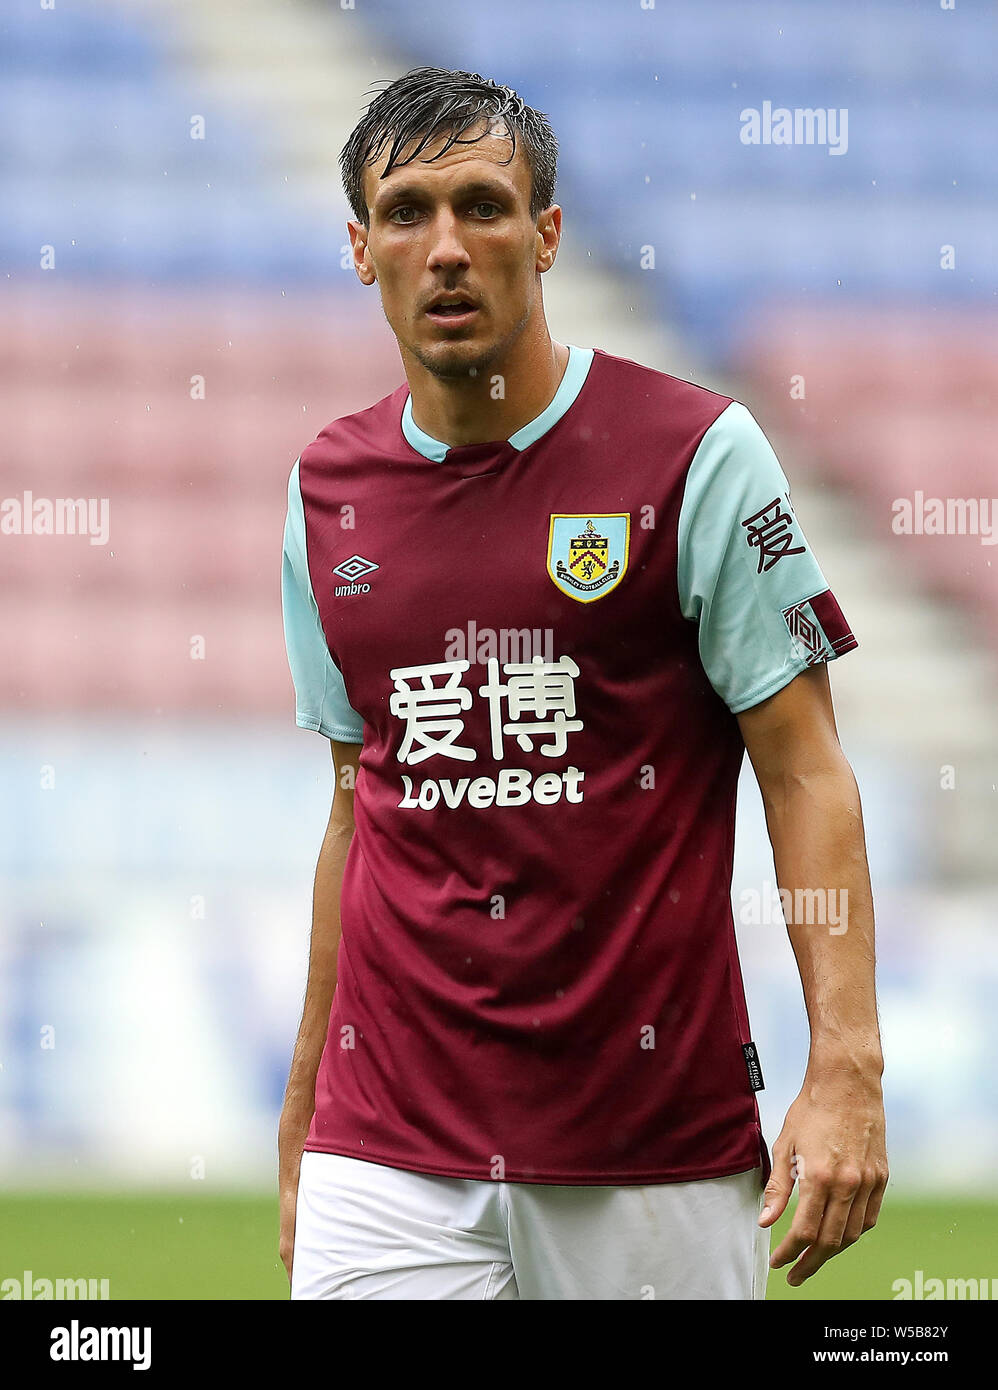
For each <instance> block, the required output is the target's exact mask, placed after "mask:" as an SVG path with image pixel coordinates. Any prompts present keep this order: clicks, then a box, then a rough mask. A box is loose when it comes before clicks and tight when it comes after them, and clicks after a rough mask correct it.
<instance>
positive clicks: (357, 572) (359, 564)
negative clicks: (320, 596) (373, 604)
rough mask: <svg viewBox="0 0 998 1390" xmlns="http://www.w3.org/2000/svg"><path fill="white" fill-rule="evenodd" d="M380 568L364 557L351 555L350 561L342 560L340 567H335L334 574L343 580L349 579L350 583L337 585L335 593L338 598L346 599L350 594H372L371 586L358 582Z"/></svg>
mask: <svg viewBox="0 0 998 1390" xmlns="http://www.w3.org/2000/svg"><path fill="white" fill-rule="evenodd" d="M378 568H379V566H378V565H376V564H375V563H374V561H373V560H365V559H364V557H363V555H351V556H350V558H349V560H341V561H340V563H339V564H338V565H334V566H333V574H338V575H339V576H340V578H341V579H347V580H349V581H350V582H349V583H347V584H337V586H336V588H335V589H334V590H333V593H334V594H336V595H337V596H338V597H339V596H343V597H346V596H347V595H350V594H367V593H370V591H371V586H370V584H358V583H357V580H358V579H360V578H362V577H363V576H364V575H365V574H370V573H371V571H372V570H376V569H378Z"/></svg>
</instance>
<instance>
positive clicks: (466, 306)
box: [426, 295, 478, 324]
mask: <svg viewBox="0 0 998 1390" xmlns="http://www.w3.org/2000/svg"><path fill="white" fill-rule="evenodd" d="M426 312H427V314H428V315H429V317H430V318H431V319H436V320H437V322H438V323H454V324H458V323H463V322H465V321H466V320H468V319H470V318H471V316H472V315H473V314H477V313H478V309H477V307H476V306H475V305H474V304H472V302H471V300H470V299H462V298H461V296H460V295H455V296H454V297H453V299H445V300H443V301H442V302H441V303H439V304H434V305H432V306H431V307H430V308H429V309H427V311H426Z"/></svg>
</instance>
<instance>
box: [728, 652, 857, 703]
mask: <svg viewBox="0 0 998 1390" xmlns="http://www.w3.org/2000/svg"><path fill="white" fill-rule="evenodd" d="M831 645H832V650H831V652H829V653H828V655H827V656H822V657H820V658H819V660H818V661H814V662H809V661H808V660H807V659H806V658H805V657H801V658H799V659H798V660H796V661H795V662H794V663H793V665H792V666H785V667H784V668H783V670H782V671H780V672H779V674H778V675H776V676H772V677H771V678H770V679H769V680H768V681H766V682H765V683H764V684H763V685H760V686H758V687H757V688H756V689H755V690H753V691H752V692H751V693H750V694H748V695H743V696H742V697H741V698H740V699H739V700H736V701H735V703H734V704H732V705H729V706H728V709H730V711H731V713H732V714H743V713H744V711H745V710H747V709H751V708H752V707H753V706H754V705H760V704H762V702H763V700H767V699H769V697H770V695H776V694H777V693H778V692H779V691H780V690H782V689H783V688H784V687H785V686H788V685H789V684H790V682H791V681H792V680H795V679H796V678H797V677H798V676H799V675H802V674H803V672H805V671H809V670H810V669H811V667H812V666H822V665H827V663H828V662H830V661H835V660H837V658H838V657H840V656H845V654H846V652H851V651H853V650H854V649H855V648H856V647H858V646H859V642H858V640H857V639H856V638H855V637H853V636H852V634H851V633H850V634H849V636H848V637H843V638H840V639H839V640H838V642H837V643H833V644H831Z"/></svg>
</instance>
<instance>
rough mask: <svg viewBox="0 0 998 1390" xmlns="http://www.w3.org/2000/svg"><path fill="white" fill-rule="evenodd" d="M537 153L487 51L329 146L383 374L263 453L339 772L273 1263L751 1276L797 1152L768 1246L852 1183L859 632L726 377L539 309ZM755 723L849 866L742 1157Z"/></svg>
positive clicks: (868, 1032) (858, 1076)
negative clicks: (395, 380) (634, 356)
mask: <svg viewBox="0 0 998 1390" xmlns="http://www.w3.org/2000/svg"><path fill="white" fill-rule="evenodd" d="M556 152H557V146H556V142H555V138H554V135H553V134H552V132H551V129H550V126H549V124H548V122H547V120H546V118H545V117H544V116H542V115H541V114H539V113H538V112H536V111H533V110H532V109H531V108H529V107H526V106H525V105H524V104H523V102H522V101H521V100H520V98H518V97H517V96H516V94H515V93H513V92H511V91H510V90H509V89H508V88H505V87H498V86H496V85H495V84H494V83H492V82H490V81H486V80H483V79H482V78H480V77H479V76H477V75H476V74H469V73H464V72H449V71H446V70H442V69H432V68H431V69H416V70H414V71H412V72H410V73H408V74H406V75H405V76H404V77H402V78H401V79H399V80H398V81H397V82H395V83H393V84H392V85H390V86H389V87H387V89H386V90H384V91H383V92H381V93H380V94H379V95H378V97H377V98H376V99H375V100H374V101H373V102H372V103H371V105H370V107H369V109H368V110H367V112H366V114H365V115H364V117H363V118H362V119H361V121H360V123H359V124H358V126H357V128H356V130H355V131H354V132H353V134H352V135H351V137H350V140H349V142H348V143H347V145H346V147H345V149H344V151H343V154H342V157H341V165H342V168H343V173H344V182H345V185H346V189H347V193H348V195H349V199H350V203H351V207H352V209H353V212H354V214H355V220H352V221H351V222H350V223H349V224H348V226H349V233H350V239H351V244H352V248H353V260H354V267H355V269H356V272H357V275H358V276H359V278H360V280H361V281H362V282H363V283H364V284H365V285H373V284H377V285H378V287H379V290H380V295H381V302H382V306H383V309H384V313H385V317H386V318H387V320H388V323H389V325H390V327H391V329H392V331H393V333H394V334H395V337H396V339H397V341H398V345H399V350H400V353H401V356H402V362H403V366H404V369H405V376H406V384H405V385H403V386H401V387H399V388H398V390H396V391H394V392H392V393H391V394H390V395H389V396H386V397H385V398H384V399H383V400H381V401H379V402H378V403H377V404H376V405H374V406H372V407H371V408H370V409H368V410H364V411H360V412H359V413H357V414H355V415H351V416H348V417H346V418H344V419H340V420H337V421H334V422H333V423H332V424H331V425H329V426H328V427H327V428H326V429H325V430H323V432H322V433H321V434H320V435H319V437H318V439H317V440H316V441H315V442H314V443H313V444H311V445H309V447H308V448H307V449H306V450H305V451H304V453H303V454H302V456H301V458H300V460H299V462H298V463H297V464H296V465H295V468H294V469H293V471H292V475H291V480H290V487H289V507H288V520H287V529H286V534H285V554H284V572H283V592H284V604H285V630H286V637H287V645H288V655H289V661H290V665H291V669H292V673H293V676H294V681H295V686H296V690H297V721H298V723H299V724H300V725H302V726H303V727H306V728H311V729H316V730H318V731H319V732H320V733H322V734H323V735H324V736H326V737H328V738H329V739H330V741H331V748H332V756H333V762H334V766H335V780H336V791H335V795H334V800H333V806H332V812H331V815H330V819H329V826H328V829H327V831H326V836H325V839H324V841H323V844H322V849H321V851H320V854H319V861H318V866H317V870H316V878H315V901H314V914H313V923H312V945H311V954H310V960H309V973H308V986H307V992H306V999H305V1006H304V1012H303V1017H302V1022H301V1028H300V1031H299V1035H298V1041H297V1045H296V1047H295V1053H294V1059H293V1062H292V1066H291V1074H290V1077H289V1081H288V1088H287V1094H286V1098H285V1104H284V1110H283V1114H282V1117H281V1125H280V1193H281V1253H282V1258H283V1259H284V1261H285V1265H286V1267H287V1269H288V1273H289V1276H290V1278H291V1281H292V1297H293V1298H302V1299H305V1298H417V1299H449V1298H474V1299H492V1298H531V1299H532V1298H540V1299H590V1298H592V1299H631V1298H633V1299H636V1298H676V1299H690V1298H745V1299H747V1298H762V1297H764V1294H765V1284H766V1269H767V1255H768V1248H769V1233H768V1232H769V1227H770V1226H771V1225H772V1224H773V1222H774V1221H775V1220H776V1219H777V1218H778V1217H779V1216H780V1214H781V1213H782V1212H783V1210H784V1209H785V1207H786V1205H787V1201H788V1198H789V1194H790V1191H791V1189H792V1187H793V1184H794V1181H795V1180H796V1181H797V1182H798V1183H799V1192H800V1200H799V1203H798V1207H797V1211H796V1214H795V1216H794V1219H793V1223H792V1225H791V1227H790V1230H789V1231H788V1233H787V1235H786V1236H785V1238H784V1239H783V1241H782V1242H781V1243H780V1245H779V1246H778V1248H777V1249H776V1251H775V1252H774V1254H773V1257H772V1261H771V1263H772V1265H773V1266H783V1265H786V1264H788V1263H791V1262H795V1263H793V1268H792V1269H791V1271H790V1273H789V1275H788V1280H789V1282H790V1283H792V1284H799V1283H801V1282H803V1280H804V1279H806V1278H808V1277H809V1276H810V1275H812V1274H813V1273H814V1272H815V1271H816V1270H817V1269H818V1268H819V1267H820V1266H821V1265H822V1264H823V1263H824V1261H825V1260H827V1259H828V1258H829V1257H830V1256H831V1255H833V1254H835V1253H836V1252H837V1251H839V1250H841V1249H843V1248H845V1247H846V1246H848V1245H850V1244H852V1243H853V1242H854V1241H855V1240H856V1239H857V1238H858V1237H859V1236H860V1234H861V1233H862V1232H863V1231H865V1230H868V1229H869V1228H870V1227H871V1226H873V1224H874V1223H875V1221H876V1219H877V1212H878V1210H879V1207H880V1202H881V1198H882V1194H883V1190H884V1187H885V1184H886V1181H887V1165H886V1156H885V1147H884V1118H883V1108H882V1100H881V1084H880V1078H881V1072H882V1059H881V1050H880V1040H879V1033H878V1024H877V1013H876V1004H875V998H874V968H873V967H874V953H873V915H872V902H871V892H870V882H869V874H868V870H867V865H866V855H865V847H864V836H863V826H862V815H861V810H860V801H859V795H858V792H857V788H856V784H855V780H854V778H853V775H852V772H851V769H850V768H849V765H848V763H847V762H846V759H845V757H844V755H843V753H842V750H841V748H840V747H839V743H838V737H837V733H836V728H835V722H834V718H833V713H832V705H831V699H830V695H829V686H828V679H827V673H826V663H827V662H828V661H830V660H833V659H834V658H835V657H837V656H839V655H841V654H842V653H843V652H845V651H848V650H849V649H850V648H852V647H854V646H855V645H856V641H855V639H854V638H853V636H852V635H851V633H850V631H849V628H848V626H847V624H846V622H845V619H844V618H843V616H842V613H841V611H840V610H839V607H838V605H837V603H836V602H835V599H834V597H833V596H832V594H831V592H830V590H829V588H828V584H827V582H826V581H825V579H824V577H823V575H822V573H821V570H820V569H819V568H818V565H817V562H816V561H815V559H814V557H813V555H812V553H811V551H810V549H809V548H808V545H807V542H806V540H805V538H804V536H803V534H802V531H801V528H800V525H799V523H798V522H797V520H796V517H795V516H794V513H793V510H792V507H791V505H790V499H789V484H788V483H787V479H786V477H785V475H784V474H783V471H782V469H781V467H780V465H779V463H778V462H777V460H776V457H775V456H774V454H773V452H772V450H771V449H770V448H769V446H768V444H767V442H766V439H765V437H764V436H763V434H762V432H761V430H760V429H759V427H758V425H756V423H755V422H754V420H753V418H752V416H751V415H750V414H749V412H748V411H747V410H746V408H745V407H744V406H743V405H741V404H739V403H737V402H732V401H731V400H729V398H727V397H723V396H719V395H716V394H714V393H713V392H710V391H706V390H703V389H702V388H700V387H698V386H694V385H691V384H690V383H688V382H684V381H680V380H677V379H676V378H673V377H671V376H667V375H665V374H664V373H661V372H657V371H653V370H651V369H649V368H645V367H642V366H639V365H638V364H636V363H633V362H630V361H627V360H625V359H623V358H619V357H615V356H612V355H610V354H608V353H605V352H602V351H601V350H599V349H596V350H593V349H588V348H586V349H584V348H579V347H574V346H573V347H569V346H565V345H562V344H560V343H558V342H554V341H552V339H551V337H550V334H549V332H548V327H547V323H546V321H545V316H544V306H543V300H542V295H541V275H542V274H544V273H545V272H546V271H548V270H549V269H550V268H551V266H552V265H553V263H554V260H555V256H556V254H557V250H558V242H559V238H560V234H561V209H560V208H559V207H557V206H556V205H555V204H554V201H553V197H554V186H555V167H556ZM746 748H747V750H748V753H749V756H750V758H751V761H752V764H753V767H754V769H755V772H756V774H757V776H758V780H759V784H760V787H761V789H762V794H763V798H764V802H765V807H766V814H767V821H768V826H769V833H770V836H771V839H772V843H773V849H774V854H775V862H776V867H777V874H778V878H779V882H780V884H781V886H782V887H783V888H784V889H786V890H788V891H789V893H790V894H791V895H793V894H795V893H796V892H797V891H798V890H812V889H819V890H828V891H832V892H836V891H837V892H840V893H842V894H843V895H845V894H847V895H848V896H847V899H846V898H843V899H842V900H840V901H847V903H848V920H847V929H846V930H844V931H843V930H841V929H837V930H836V931H835V932H831V931H829V929H828V927H827V926H815V925H809V924H800V923H798V922H796V921H794V920H793V919H794V914H793V912H790V913H788V930H789V933H790V937H791V940H792V943H793V947H794V950H795V952H796V956H797V961H798V965H799V968H800V974H801V979H802V982H803V988H804V996H805V1001H806V1004H807V1009H808V1017H809V1020H810V1028H811V1049H810V1055H809V1058H808V1063H807V1072H806V1076H805V1080H804V1085H803V1088H802V1090H801V1093H800V1095H799V1096H798V1097H797V1099H796V1100H795V1102H794V1104H793V1106H792V1107H791V1110H790V1112H789V1114H788V1116H787V1120H786V1124H785V1125H784V1128H783V1131H782V1133H781V1135H780V1137H779V1139H778V1140H777V1142H776V1144H775V1145H774V1148H773V1157H774V1163H773V1167H772V1171H771V1172H770V1160H769V1155H768V1152H767V1149H766V1144H765V1142H764V1140H763V1137H762V1134H761V1130H760V1126H759V1114H758V1107H757V1104H756V1099H755V1090H756V1089H758V1088H759V1087H760V1086H761V1073H760V1069H759V1060H758V1058H757V1056H756V1053H755V1048H754V1045H753V1043H752V1040H751V1035H750V1031H749V1024H748V1018H747V1013H746V1008H745V1001H744V996H743V991H742V982H741V975H740V970H739V966H738V959H737V953H736V949H735V940H734V932H733V924H732V914H731V896H730V895H731V873H732V841H733V825H734V810H735V790H736V783H737V777H738V771H739V767H740V765H741V762H742V758H743V756H744V752H745V750H746ZM793 900H794V899H793V898H791V901H793ZM837 920H838V919H837ZM334 987H335V994H334ZM767 1178H768V1184H767ZM764 1184H765V1189H764ZM760 1208H762V1210H760Z"/></svg>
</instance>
